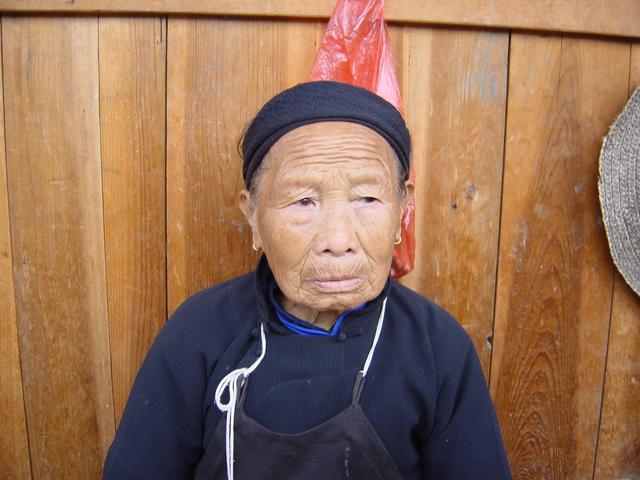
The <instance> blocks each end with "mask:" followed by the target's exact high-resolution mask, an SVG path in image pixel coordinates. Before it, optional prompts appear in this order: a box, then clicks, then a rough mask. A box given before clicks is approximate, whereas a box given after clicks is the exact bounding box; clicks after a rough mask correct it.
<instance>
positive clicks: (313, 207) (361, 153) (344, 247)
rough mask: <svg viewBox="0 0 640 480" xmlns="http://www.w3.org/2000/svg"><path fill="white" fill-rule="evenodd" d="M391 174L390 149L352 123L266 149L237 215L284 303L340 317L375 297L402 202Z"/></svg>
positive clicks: (304, 131)
mask: <svg viewBox="0 0 640 480" xmlns="http://www.w3.org/2000/svg"><path fill="white" fill-rule="evenodd" d="M398 175H399V172H398V165H397V160H396V157H395V154H394V152H393V150H392V148H391V147H390V146H389V144H388V143H387V142H386V141H385V140H384V139H383V138H382V137H381V136H380V135H378V134H377V133H376V132H374V131H373V130H371V129H369V128H367V127H364V126H362V125H358V124H355V123H349V122H323V123H315V124H310V125H305V126H302V127H299V128H296V129H295V130H292V131H291V132H289V133H287V134H286V135H284V136H283V137H282V138H281V139H280V140H278V141H277V142H276V143H275V144H274V145H273V147H271V149H270V150H269V153H268V154H267V156H266V157H265V159H264V167H263V169H262V171H261V172H260V174H259V177H258V178H257V181H258V182H259V183H258V184H257V190H256V195H257V198H251V196H250V194H249V192H246V191H244V192H243V193H242V194H241V197H240V207H241V209H242V210H243V212H244V213H245V215H246V216H247V219H248V220H249V223H250V224H251V227H252V229H253V234H254V245H256V247H261V248H262V249H263V250H264V253H265V255H266V256H267V260H268V261H269V265H270V267H271V269H272V271H273V275H274V277H275V279H276V282H277V283H278V286H279V287H280V290H281V291H282V293H283V294H284V296H285V297H286V299H287V300H288V301H289V302H292V303H294V304H297V305H299V306H304V307H307V308H310V309H313V310H315V311H320V312H325V311H335V312H342V311H344V310H346V309H349V308H353V307H356V306H358V305H360V304H361V303H363V302H365V301H367V300H371V299H373V298H375V297H376V296H377V295H378V294H379V293H380V292H381V291H382V288H383V287H384V284H385V282H386V279H387V277H388V275H389V268H390V265H391V257H392V255H393V245H394V239H397V238H399V235H400V220H401V215H402V211H403V208H404V207H405V206H406V203H407V201H408V198H409V195H401V194H400V193H399V191H398V190H399V177H398ZM407 186H408V191H409V192H411V188H412V186H411V185H407Z"/></svg>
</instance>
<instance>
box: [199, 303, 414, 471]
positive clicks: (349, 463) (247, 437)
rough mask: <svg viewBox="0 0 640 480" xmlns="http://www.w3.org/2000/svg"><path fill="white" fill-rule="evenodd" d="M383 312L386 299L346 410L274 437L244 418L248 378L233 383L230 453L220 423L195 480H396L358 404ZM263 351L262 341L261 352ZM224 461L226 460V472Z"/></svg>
mask: <svg viewBox="0 0 640 480" xmlns="http://www.w3.org/2000/svg"><path fill="white" fill-rule="evenodd" d="M385 306H386V299H385V302H384V303H383V307H382V311H381V313H380V318H379V319H378V325H377V328H376V336H375V338H374V341H373V345H372V346H371V350H370V351H369V355H368V356H367V361H366V362H365V365H364V367H363V369H362V370H361V371H360V372H358V374H357V375H356V379H355V383H354V387H353V396H352V402H351V405H349V406H348V407H347V408H345V409H344V410H342V411H341V412H340V413H338V414H337V415H336V416H334V417H332V418H330V419H329V420H327V421H325V422H324V423H321V424H320V425H318V426H316V427H314V428H311V429H309V430H306V431H304V432H300V433H294V434H285V433H277V432H273V431H271V430H269V429H267V428H265V427H264V426H262V425H261V424H259V423H258V422H256V421H255V420H254V419H252V418H251V417H249V416H248V415H247V414H246V412H245V411H244V400H245V397H246V390H247V385H248V383H249V382H248V374H247V375H245V377H244V378H241V377H237V378H236V379H235V380H234V382H236V385H234V387H235V388H234V390H236V389H237V387H238V386H240V388H239V392H240V395H239V396H238V399H237V403H236V404H235V412H229V411H227V417H228V416H229V415H230V414H231V419H232V423H231V427H230V428H232V429H233V432H232V433H231V449H232V452H231V454H230V453H229V452H228V449H229V442H228V438H229V431H228V429H227V427H226V424H227V422H226V421H224V422H223V421H220V423H219V424H218V427H217V428H216V430H215V432H214V434H213V436H212V438H211V441H210V442H209V445H208V447H207V449H206V450H205V452H204V455H203V457H202V459H201V460H200V463H199V464H198V467H197V469H196V474H195V477H194V478H195V480H208V479H215V480H223V479H229V480H233V478H229V477H235V478H236V479H237V480H289V479H291V480H293V479H295V480H334V479H335V480H338V479H356V480H360V479H361V480H374V479H380V480H401V479H402V475H400V471H399V470H398V467H397V466H396V464H395V462H394V461H393V459H392V458H391V455H390V454H389V452H388V451H387V449H386V448H385V446H384V444H383V443H382V441H381V440H380V437H378V434H377V433H376V431H375V430H374V428H373V426H372V425H371V423H370V422H369V420H368V419H367V417H366V416H365V414H364V412H363V411H362V407H361V406H360V403H359V402H360V394H361V392H362V387H363V386H364V380H365V376H366V373H367V370H368V368H369V364H370V362H371V358H372V356H373V353H374V351H375V347H376V344H377V341H378V338H379V335H380V331H381V329H382V322H383V317H384V311H385ZM265 346H266V340H265V337H264V336H263V350H264V348H265ZM258 363H259V362H258ZM255 366H257V364H256V365H255ZM255 366H254V367H253V368H255ZM253 368H252V369H251V371H252V370H253ZM249 373H250V372H249ZM240 382H242V383H240ZM221 384H222V382H221ZM230 390H231V389H230ZM236 391H238V390H236ZM233 396H235V394H232V397H233ZM230 401H233V398H232V399H231V400H230ZM234 437H235V438H234ZM228 455H231V467H229V466H228V461H227V456H228ZM229 469H230V470H229ZM229 473H231V475H229Z"/></svg>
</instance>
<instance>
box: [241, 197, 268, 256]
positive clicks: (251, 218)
mask: <svg viewBox="0 0 640 480" xmlns="http://www.w3.org/2000/svg"><path fill="white" fill-rule="evenodd" d="M238 207H239V208H240V211H241V212H242V214H243V215H244V218H245V219H246V220H247V223H248V224H249V226H250V227H251V233H252V234H253V243H252V246H253V249H254V250H256V251H258V250H260V248H261V247H262V242H261V241H260V233H259V232H258V222H257V221H256V216H257V215H256V202H255V201H254V199H253V198H252V197H251V192H249V191H248V190H242V191H241V192H240V195H239V196H238Z"/></svg>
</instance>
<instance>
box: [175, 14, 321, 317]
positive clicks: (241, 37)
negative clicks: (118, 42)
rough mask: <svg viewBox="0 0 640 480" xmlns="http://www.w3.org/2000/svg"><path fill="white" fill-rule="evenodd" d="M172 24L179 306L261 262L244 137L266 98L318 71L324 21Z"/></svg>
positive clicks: (186, 21)
mask: <svg viewBox="0 0 640 480" xmlns="http://www.w3.org/2000/svg"><path fill="white" fill-rule="evenodd" d="M168 30H169V38H170V39H171V40H170V41H169V52H168V92H167V94H168V99H167V102H168V104H167V109H168V117H167V122H168V128H167V133H168V137H167V142H168V143H167V202H168V204H167V213H168V224H167V230H168V243H167V254H168V259H167V262H168V278H167V282H168V305H169V308H168V310H169V312H173V311H174V310H175V308H176V307H177V306H178V305H179V304H180V302H182V300H184V298H186V297H187V296H188V295H190V294H192V293H194V292H195V291H198V290H200V289H203V288H205V287H208V286H210V285H213V284H215V283H218V282H220V281H221V280H224V279H228V278H231V277H234V276H236V275H238V274H240V273H244V272H248V271H250V270H252V269H253V268H254V267H255V262H256V260H257V255H255V254H254V253H253V252H252V250H251V233H250V231H249V228H248V226H247V225H246V223H245V221H244V218H243V217H242V214H241V213H240V210H239V209H238V207H237V198H238V192H239V191H240V190H241V189H242V188H244V184H243V181H242V177H241V160H240V157H239V156H238V152H237V145H238V140H239V137H240V134H241V133H242V131H243V129H244V128H245V126H246V125H247V124H248V122H249V120H250V119H251V118H252V117H253V115H255V113H256V112H257V111H258V109H259V108H260V107H261V106H262V104H263V103H264V102H265V101H266V100H268V99H269V98H270V97H271V96H273V95H275V94H276V93H277V92H279V91H281V90H282V89H284V88H286V87H288V86H292V85H294V84H295V83H298V82H300V81H303V80H306V79H307V78H308V75H309V73H310V71H311V63H312V61H313V58H314V56H315V49H316V41H317V38H318V31H317V30H318V29H317V25H316V24H315V23H293V22H278V21H271V22H265V21H247V20H217V19H177V18H176V19H173V18H171V19H169V28H168ZM292 44H293V45H296V48H295V49H290V48H288V45H292Z"/></svg>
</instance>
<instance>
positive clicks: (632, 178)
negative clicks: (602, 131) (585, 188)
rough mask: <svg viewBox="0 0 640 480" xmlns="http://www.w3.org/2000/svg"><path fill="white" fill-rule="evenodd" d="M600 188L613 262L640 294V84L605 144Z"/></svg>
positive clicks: (601, 204)
mask: <svg viewBox="0 0 640 480" xmlns="http://www.w3.org/2000/svg"><path fill="white" fill-rule="evenodd" d="M599 172H600V179H599V181H598V190H599V194H600V206H601V208H602V218H603V221H604V226H605V230H606V232H607V239H608V240H609V248H610V250H611V256H612V257H613V261H614V263H615V265H616V267H618V270H619V271H620V273H621V274H622V276H623V277H624V279H625V281H626V282H627V283H628V284H629V286H630V287H631V288H632V289H633V291H634V292H636V294H638V295H640V87H639V88H638V89H636V91H635V92H634V93H633V95H631V98H630V99H629V101H628V102H627V105H626V106H625V108H624V110H623V111H622V112H621V113H620V115H618V118H616V121H615V122H614V123H613V125H612V126H611V129H610V130H609V133H608V135H607V136H606V137H605V139H604V143H603V144H602V150H601V152H600V169H599Z"/></svg>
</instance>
